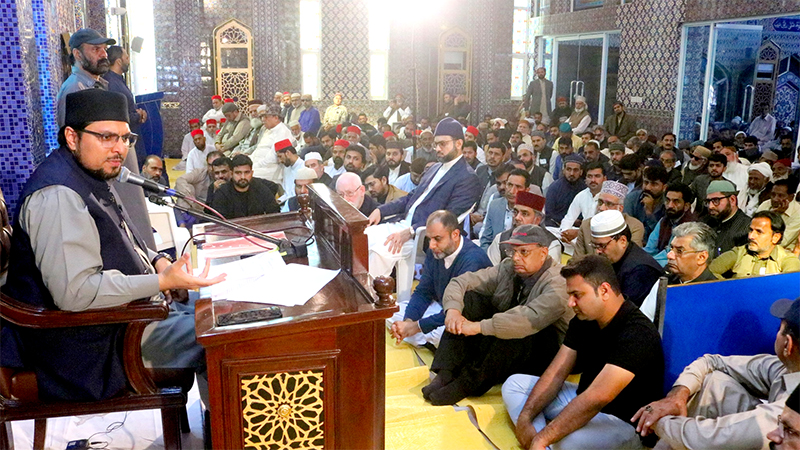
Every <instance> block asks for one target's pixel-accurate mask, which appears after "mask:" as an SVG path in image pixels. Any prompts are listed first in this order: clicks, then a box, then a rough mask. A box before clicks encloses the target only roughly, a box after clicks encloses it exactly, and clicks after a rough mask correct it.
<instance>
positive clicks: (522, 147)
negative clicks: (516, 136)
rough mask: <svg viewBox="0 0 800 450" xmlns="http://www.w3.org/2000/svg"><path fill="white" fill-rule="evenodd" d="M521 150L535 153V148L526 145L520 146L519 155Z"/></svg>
mask: <svg viewBox="0 0 800 450" xmlns="http://www.w3.org/2000/svg"><path fill="white" fill-rule="evenodd" d="M520 150H527V151H529V152H531V153H533V147H531V145H530V144H525V143H522V144H519V147H517V153H519V152H520Z"/></svg>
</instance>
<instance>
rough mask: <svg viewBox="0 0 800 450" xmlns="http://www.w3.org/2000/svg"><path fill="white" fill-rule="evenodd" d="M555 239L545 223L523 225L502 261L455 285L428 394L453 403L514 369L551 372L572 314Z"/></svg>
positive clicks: (455, 281) (437, 400) (448, 295)
mask: <svg viewBox="0 0 800 450" xmlns="http://www.w3.org/2000/svg"><path fill="white" fill-rule="evenodd" d="M552 240H553V237H552V235H551V234H549V233H547V232H546V231H545V230H544V229H543V228H541V227H539V226H537V225H522V226H520V227H517V228H516V229H515V230H514V233H513V234H512V235H511V239H510V240H508V241H504V242H503V243H506V244H510V245H512V246H513V248H512V249H511V250H510V251H509V252H508V258H506V259H505V260H503V262H502V263H500V265H499V266H495V267H489V268H487V269H483V270H479V271H477V272H473V273H466V274H464V275H461V276H459V277H456V278H454V279H453V280H452V281H451V282H450V284H448V285H447V289H445V292H444V299H443V301H442V308H443V309H444V310H445V314H446V317H445V332H444V334H443V335H442V341H441V343H440V345H439V349H438V350H437V351H436V355H435V356H434V359H433V364H432V365H431V370H432V371H434V372H436V373H437V375H436V378H435V379H434V380H433V381H432V382H431V383H430V384H429V385H428V386H426V387H425V388H423V389H422V394H423V397H424V398H425V399H426V400H428V401H429V402H431V403H432V404H434V405H451V404H453V403H456V402H458V401H460V400H462V399H463V398H465V397H467V396H475V395H482V394H484V393H485V392H486V391H487V390H489V388H491V387H492V386H493V385H495V384H497V383H501V382H503V381H505V379H506V378H507V377H508V376H509V375H511V374H514V373H528V374H535V375H539V374H541V373H542V372H543V371H544V369H545V368H546V367H547V365H548V364H549V363H550V361H551V360H552V359H553V357H554V356H555V354H556V353H557V352H558V347H559V345H560V344H561V340H562V338H563V336H564V332H565V331H566V328H567V322H568V321H569V319H570V318H571V317H572V311H570V309H569V308H568V307H567V292H566V289H565V284H564V279H563V278H562V277H561V276H560V275H559V271H560V270H561V264H559V263H558V262H556V261H553V259H552V258H550V257H549V256H548V254H547V249H548V247H549V246H550V242H552Z"/></svg>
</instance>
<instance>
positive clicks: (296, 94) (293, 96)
mask: <svg viewBox="0 0 800 450" xmlns="http://www.w3.org/2000/svg"><path fill="white" fill-rule="evenodd" d="M291 98H300V93H299V92H295V93H293V94H292V95H291Z"/></svg>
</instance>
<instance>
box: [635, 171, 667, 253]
mask: <svg viewBox="0 0 800 450" xmlns="http://www.w3.org/2000/svg"><path fill="white" fill-rule="evenodd" d="M668 181H669V174H667V170H666V169H664V167H662V166H649V167H645V169H644V171H643V172H642V189H641V190H634V191H633V192H631V193H630V194H628V197H627V198H626V199H625V212H626V213H628V214H629V215H630V216H631V217H635V218H636V219H637V220H639V221H640V222H642V224H643V225H644V240H645V242H647V240H648V239H649V237H650V233H652V232H653V229H654V228H655V227H656V225H657V224H658V222H659V221H660V220H661V218H662V217H664V213H665V207H664V189H665V188H666V187H667V182H668ZM667 236H669V235H667Z"/></svg>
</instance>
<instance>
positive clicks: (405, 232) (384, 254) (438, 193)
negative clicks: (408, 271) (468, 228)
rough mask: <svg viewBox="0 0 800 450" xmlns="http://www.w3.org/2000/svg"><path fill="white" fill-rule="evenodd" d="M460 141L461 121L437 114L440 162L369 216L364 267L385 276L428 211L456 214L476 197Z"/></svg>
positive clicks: (407, 251)
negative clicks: (406, 192) (403, 193)
mask: <svg viewBox="0 0 800 450" xmlns="http://www.w3.org/2000/svg"><path fill="white" fill-rule="evenodd" d="M463 143H464V132H463V130H462V128H461V124H460V123H458V122H457V121H456V120H455V119H452V118H449V117H448V118H445V119H442V121H441V122H439V124H438V125H437V126H436V132H435V133H434V146H435V148H436V154H437V157H438V159H439V161H440V162H439V163H433V166H432V167H431V168H430V169H429V170H428V171H427V172H426V173H425V175H424V176H423V177H422V180H421V181H420V184H419V186H418V187H417V188H416V189H415V190H414V191H413V192H411V194H409V195H407V196H405V197H402V198H399V199H397V200H395V201H393V202H391V203H387V204H385V205H381V206H380V207H379V208H378V209H376V210H375V211H373V213H372V214H371V215H370V216H369V223H370V225H371V226H370V227H368V228H367V230H366V233H367V235H368V236H369V271H370V274H371V275H372V276H373V277H379V276H389V275H390V274H391V272H392V269H393V268H394V266H395V264H396V263H397V261H399V260H401V259H407V258H410V257H411V256H412V252H413V251H414V239H413V237H414V233H415V230H416V229H417V228H419V227H420V226H423V224H424V223H425V222H426V221H427V220H428V216H429V215H430V214H431V213H432V212H433V211H437V210H440V209H447V210H448V211H450V212H452V213H453V214H455V215H456V217H458V216H459V215H461V214H463V213H465V212H467V211H468V210H469V209H470V208H472V207H473V206H474V205H475V203H476V202H477V201H478V199H479V197H480V193H481V187H480V185H479V183H478V179H477V177H476V176H475V173H474V172H473V170H472V168H470V167H468V166H467V163H466V161H464V158H462V157H461V146H462V145H463ZM416 161H417V160H415V161H414V163H416ZM414 163H412V169H414V165H415V164H414ZM390 216H395V218H394V219H391V220H393V221H392V222H391V223H387V222H388V221H386V220H384V219H386V218H388V217H390ZM381 222H383V223H381ZM409 294H410V292H409ZM403 295H404V296H405V295H406V294H403ZM409 298H410V297H409ZM399 300H400V301H402V300H405V299H404V298H399Z"/></svg>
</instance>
